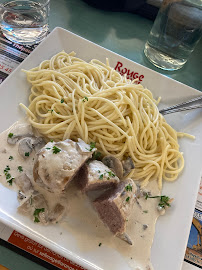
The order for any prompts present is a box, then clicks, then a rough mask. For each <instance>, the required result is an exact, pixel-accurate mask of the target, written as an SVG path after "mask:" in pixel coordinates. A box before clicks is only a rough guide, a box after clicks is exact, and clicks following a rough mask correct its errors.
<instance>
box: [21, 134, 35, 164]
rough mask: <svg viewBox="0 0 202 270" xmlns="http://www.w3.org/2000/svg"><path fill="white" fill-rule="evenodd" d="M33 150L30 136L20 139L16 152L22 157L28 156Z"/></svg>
mask: <svg viewBox="0 0 202 270" xmlns="http://www.w3.org/2000/svg"><path fill="white" fill-rule="evenodd" d="M32 150H33V145H32V138H29V137H25V138H23V139H21V140H20V142H19V145H18V153H19V155H20V156H21V157H23V158H24V159H26V158H28V157H29V155H30V154H31V152H32Z"/></svg>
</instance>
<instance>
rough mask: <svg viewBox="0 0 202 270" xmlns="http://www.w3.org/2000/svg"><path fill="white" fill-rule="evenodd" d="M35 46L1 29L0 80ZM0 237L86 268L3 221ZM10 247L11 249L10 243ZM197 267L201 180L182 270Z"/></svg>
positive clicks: (60, 264)
mask: <svg viewBox="0 0 202 270" xmlns="http://www.w3.org/2000/svg"><path fill="white" fill-rule="evenodd" d="M36 46H37V45H33V46H23V45H19V44H15V43H13V42H11V41H9V40H7V39H6V38H5V37H4V36H3V34H2V33H1V32H0V83H2V82H3V81H4V80H5V79H6V78H7V77H8V75H9V74H10V73H11V72H12V71H13V70H14V69H15V68H16V67H17V66H18V64H20V63H21V62H22V61H23V60H24V59H25V58H26V57H27V56H28V55H29V54H30V53H31V52H32V51H33V50H34V48H35V47H36ZM0 239H2V240H3V241H7V242H8V243H9V244H12V245H14V246H15V247H18V248H20V249H21V250H24V251H26V252H28V253H30V254H32V255H34V256H35V257H37V258H40V259H41V260H43V261H46V262H47V263H50V264H52V265H54V266H55V267H56V268H55V269H58V268H59V269H68V270H80V269H83V270H85V269H84V268H83V267H81V266H79V265H77V264H75V263H73V262H72V261H70V260H68V259H67V258H64V257H62V256H60V255H59V254H57V253H55V252H53V251H51V250H50V249H48V248H46V247H44V246H42V245H40V244H39V243H37V242H35V241H33V240H32V239H30V238H28V237H26V236H24V235H22V234H20V233H19V232H17V231H15V230H12V229H11V228H9V227H7V226H6V225H4V224H2V223H0ZM3 241H0V245H1V244H2V245H3ZM7 247H8V248H9V246H7ZM26 252H25V253H24V254H23V255H24V256H25V257H26V254H27V253H26ZM36 262H39V263H40V260H39V259H37V261H36ZM42 264H43V263H42ZM5 266H6V265H5ZM198 268H201V269H202V182H201V185H200V187H199V192H198V198H197V201H196V206H195V211H194V213H193V221H192V225H191V230H190V235H189V240H188V244H187V249H186V253H185V258H184V263H183V266H182V270H196V269H198ZM0 269H1V265H0ZM2 269H3V268H2Z"/></svg>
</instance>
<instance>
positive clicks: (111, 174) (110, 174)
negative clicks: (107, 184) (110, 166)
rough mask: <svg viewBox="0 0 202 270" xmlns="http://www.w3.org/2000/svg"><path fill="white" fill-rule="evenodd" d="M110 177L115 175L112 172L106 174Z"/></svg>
mask: <svg viewBox="0 0 202 270" xmlns="http://www.w3.org/2000/svg"><path fill="white" fill-rule="evenodd" d="M107 173H108V175H109V176H110V177H115V174H114V173H113V172H112V171H109V172H107Z"/></svg>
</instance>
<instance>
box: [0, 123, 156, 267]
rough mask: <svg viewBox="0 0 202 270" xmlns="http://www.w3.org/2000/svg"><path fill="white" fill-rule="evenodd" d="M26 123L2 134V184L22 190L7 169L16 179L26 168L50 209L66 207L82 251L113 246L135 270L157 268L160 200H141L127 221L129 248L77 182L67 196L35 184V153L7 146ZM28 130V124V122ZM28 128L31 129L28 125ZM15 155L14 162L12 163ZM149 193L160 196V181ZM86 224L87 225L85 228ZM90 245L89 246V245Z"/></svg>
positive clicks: (67, 225)
mask: <svg viewBox="0 0 202 270" xmlns="http://www.w3.org/2000/svg"><path fill="white" fill-rule="evenodd" d="M19 123H23V121H22V122H16V123H15V124H14V125H13V126H12V127H11V128H10V129H8V130H6V131H4V132H3V133H2V134H1V135H0V175H1V176H0V182H1V183H2V184H3V185H4V186H6V187H8V188H12V189H14V190H16V191H18V188H17V186H16V185H15V183H13V185H12V186H9V184H8V182H7V180H6V176H5V175H4V169H5V168H6V166H9V168H10V171H9V173H10V174H11V176H12V177H17V176H19V175H20V174H21V173H22V172H20V171H19V170H18V166H22V168H23V172H26V174H27V175H28V177H29V178H30V179H31V181H32V184H33V186H34V189H35V190H37V191H39V192H40V193H42V194H43V195H44V197H45V199H46V201H47V204H48V207H50V208H51V207H53V202H54V204H55V203H56V202H60V203H61V204H63V205H64V204H65V206H66V214H65V217H64V218H63V219H62V221H61V226H64V227H65V228H66V229H67V230H68V231H69V232H71V233H72V234H73V235H74V237H75V238H76V239H77V242H78V246H79V247H80V249H81V250H85V251H90V250H93V249H95V248H96V247H97V246H98V245H99V243H102V245H101V246H100V247H99V248H101V249H102V248H104V247H105V246H106V247H111V248H113V249H115V250H117V251H118V252H119V253H120V254H121V255H123V256H124V257H125V259H126V261H127V263H128V265H129V266H130V267H131V269H133V270H151V269H153V267H152V265H151V262H150V251H151V245H152V241H153V237H154V232H155V223H156V220H157V218H158V216H159V211H158V210H157V206H158V202H159V200H158V199H147V200H146V199H145V198H144V197H141V198H139V199H138V198H137V200H136V201H137V203H135V204H134V207H133V211H132V213H131V216H130V218H129V220H128V221H127V226H126V233H127V234H128V235H129V237H130V238H131V240H132V242H133V243H134V244H133V245H132V246H130V245H128V244H127V243H126V242H124V241H123V240H121V239H119V238H118V237H115V236H113V235H112V233H111V232H110V231H109V229H108V228H107V227H106V226H104V224H103V223H102V221H101V220H100V219H99V217H98V215H97V213H96V212H95V211H94V210H93V208H92V205H91V203H90V201H89V199H88V198H87V196H86V195H84V194H82V193H81V192H79V191H78V190H77V189H76V187H75V186H74V183H71V184H70V185H69V187H68V189H67V190H66V191H65V193H64V194H63V195H62V196H61V195H57V194H54V193H50V192H48V191H46V190H44V189H43V188H40V187H38V186H36V184H35V183H34V181H33V172H32V171H33V165H34V160H35V153H34V151H33V152H32V153H31V154H30V156H29V158H27V159H24V158H22V157H21V156H20V155H19V154H18V151H17V144H16V145H10V144H8V143H7V137H8V134H9V132H10V130H11V129H13V127H16V126H17V125H19ZM24 123H25V127H26V125H27V123H26V121H25V122H24ZM27 127H28V126H27ZM10 156H12V157H13V159H11V160H9V157H10ZM147 191H150V192H151V195H159V194H160V192H159V189H158V185H157V181H153V182H151V183H150V184H149V185H148V186H147ZM81 224H83V226H81ZM86 243H88V244H87V245H86Z"/></svg>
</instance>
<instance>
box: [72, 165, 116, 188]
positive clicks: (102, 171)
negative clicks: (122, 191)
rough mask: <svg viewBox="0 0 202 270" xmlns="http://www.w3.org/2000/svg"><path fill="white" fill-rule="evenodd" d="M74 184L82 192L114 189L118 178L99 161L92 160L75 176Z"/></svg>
mask: <svg viewBox="0 0 202 270" xmlns="http://www.w3.org/2000/svg"><path fill="white" fill-rule="evenodd" d="M75 180H76V182H77V185H78V187H79V188H80V190H82V191H83V192H88V191H95V190H103V189H108V188H112V187H115V186H116V185H117V183H119V178H118V177H117V176H116V175H115V173H114V172H113V171H112V170H111V169H109V167H107V166H106V165H104V164H103V163H102V162H101V161H98V160H93V161H91V162H89V163H88V164H85V165H84V166H83V167H82V168H81V169H80V170H79V172H78V174H77V175H76V179H75Z"/></svg>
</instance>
